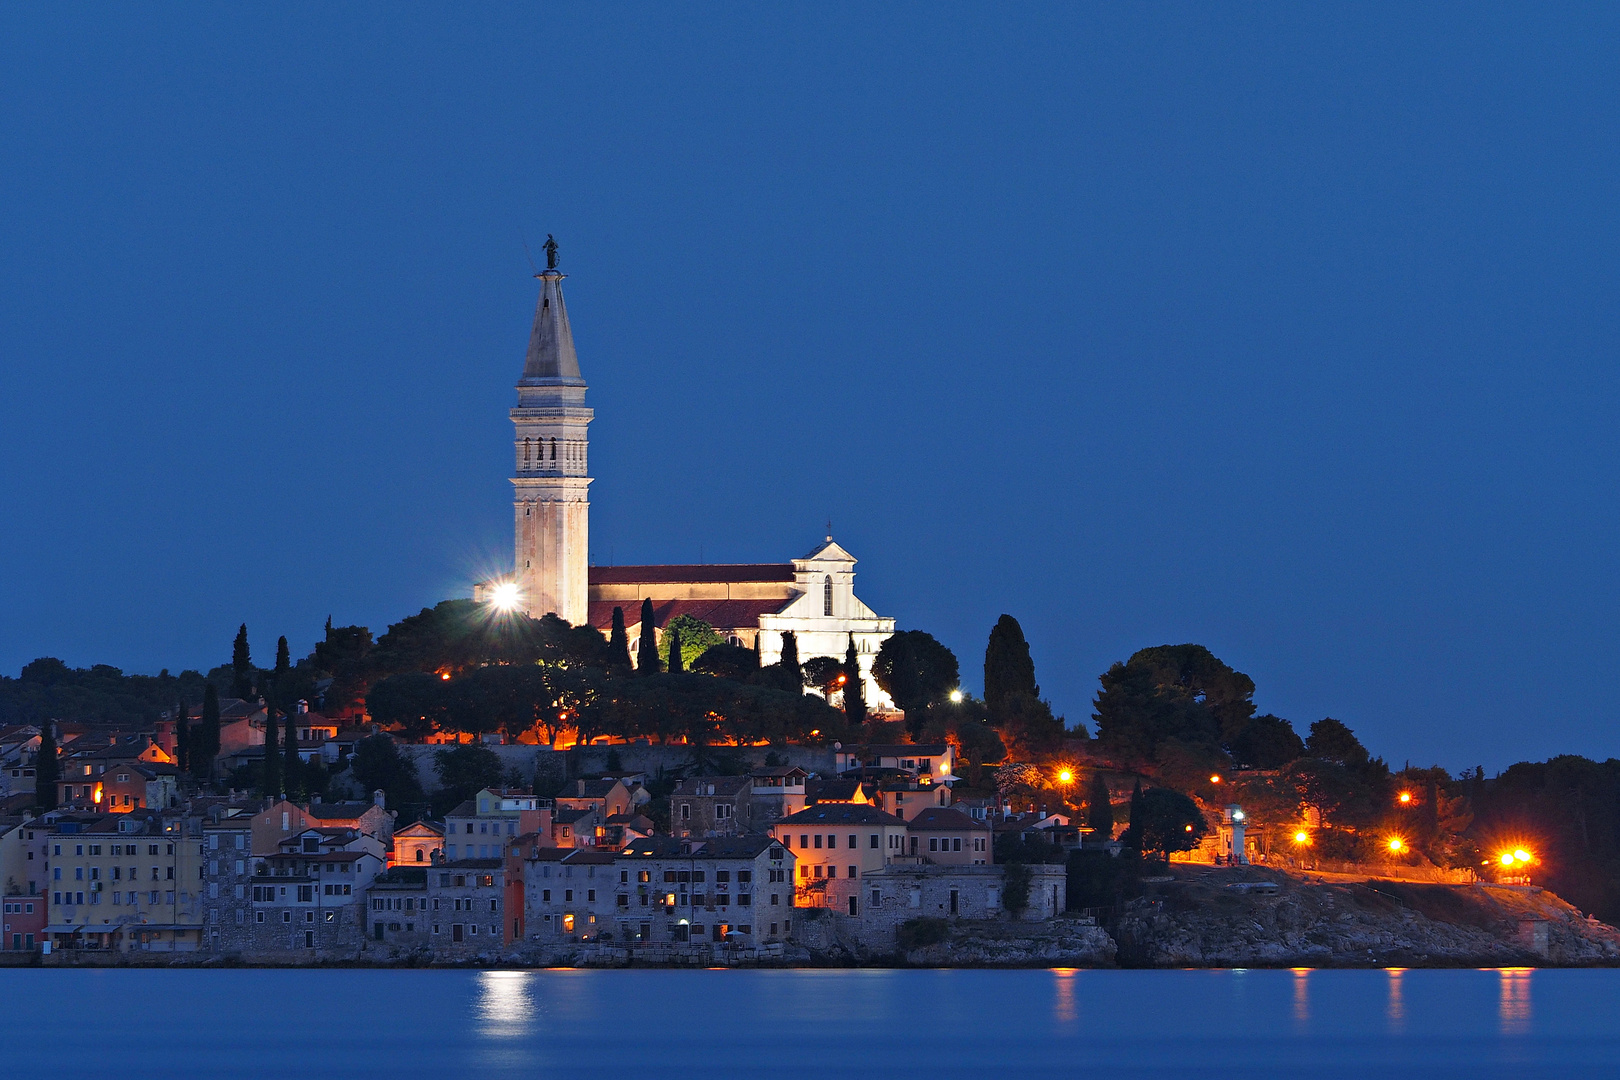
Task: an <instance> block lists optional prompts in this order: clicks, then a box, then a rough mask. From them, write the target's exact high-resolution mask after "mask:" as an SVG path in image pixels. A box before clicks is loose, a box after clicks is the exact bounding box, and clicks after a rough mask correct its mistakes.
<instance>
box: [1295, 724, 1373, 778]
mask: <svg viewBox="0 0 1620 1080" xmlns="http://www.w3.org/2000/svg"><path fill="white" fill-rule="evenodd" d="M1305 752H1306V753H1307V754H1309V755H1310V756H1311V757H1314V758H1322V759H1324V760H1327V761H1336V762H1338V763H1339V764H1340V765H1348V766H1350V767H1351V768H1356V767H1358V766H1361V765H1365V764H1367V762H1368V761H1369V760H1370V759H1371V755H1370V754H1368V753H1367V748H1366V747H1365V746H1362V745H1361V740H1360V739H1358V738H1356V736H1355V732H1353V731H1351V730H1350V729H1349V728H1347V727H1345V726H1344V725H1343V724H1341V723H1340V722H1339V721H1337V720H1335V719H1333V717H1331V716H1329V717H1326V718H1324V719H1322V720H1318V721H1317V722H1316V723H1314V724H1312V725H1311V734H1310V738H1308V739H1306V740H1305Z"/></svg>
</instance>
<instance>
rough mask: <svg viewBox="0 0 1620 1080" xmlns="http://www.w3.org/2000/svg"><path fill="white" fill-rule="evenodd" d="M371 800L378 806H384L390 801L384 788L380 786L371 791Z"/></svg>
mask: <svg viewBox="0 0 1620 1080" xmlns="http://www.w3.org/2000/svg"><path fill="white" fill-rule="evenodd" d="M371 801H372V802H373V803H375V804H376V805H378V806H382V805H384V804H386V803H387V802H388V798H387V796H385V795H384V794H383V789H382V788H378V789H377V790H376V791H373V792H372V793H371Z"/></svg>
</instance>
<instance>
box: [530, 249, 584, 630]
mask: <svg viewBox="0 0 1620 1080" xmlns="http://www.w3.org/2000/svg"><path fill="white" fill-rule="evenodd" d="M537 276H538V277H539V279H540V299H539V301H538V302H537V303H536V305H535V311H534V330H533V331H532V333H531V334H530V336H529V352H528V356H527V357H526V359H525V362H524V365H523V378H522V379H520V380H519V381H518V385H517V391H518V405H517V408H515V409H513V410H512V413H511V416H512V425H513V427H514V428H515V429H516V430H515V431H514V433H513V454H514V460H515V464H514V466H513V467H514V470H515V473H516V475H514V476H513V477H512V486H513V488H514V489H515V491H514V492H513V514H514V533H515V544H514V548H515V551H514V559H513V564H512V578H513V580H514V581H515V582H516V583H517V586H518V596H519V603H520V605H521V607H522V609H523V610H524V611H526V612H528V614H530V615H532V616H534V617H536V618H538V617H539V616H541V615H544V614H546V613H547V612H555V613H556V614H557V615H559V616H561V617H562V618H564V619H566V620H567V621H568V622H570V623H573V624H579V623H583V622H585V621H586V618H587V613H588V599H587V597H588V593H589V588H590V585H589V582H588V580H587V579H588V575H589V573H590V500H589V495H588V489H589V487H590V484H591V478H590V476H589V475H588V473H589V468H588V463H587V456H586V450H587V446H588V440H587V437H586V428H587V426H588V425H589V424H590V422H591V417H592V412H591V410H590V409H588V408H586V407H585V389H586V387H585V380H584V378H582V377H581V375H580V371H579V359H578V357H577V356H576V355H575V354H574V335H573V331H572V330H571V329H570V328H569V325H568V309H567V308H566V307H565V306H564V305H563V295H562V279H563V276H564V275H562V274H560V273H558V272H557V271H556V270H555V269H548V270H546V271H545V272H543V273H541V274H539V275H537Z"/></svg>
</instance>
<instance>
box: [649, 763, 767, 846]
mask: <svg viewBox="0 0 1620 1080" xmlns="http://www.w3.org/2000/svg"><path fill="white" fill-rule="evenodd" d="M753 790H754V786H753V778H752V777H748V776H694V777H688V778H687V779H684V780H680V781H677V782H676V784H675V790H674V791H673V792H671V793H670V796H669V822H670V831H671V832H673V833H674V834H675V835H676V836H677V837H682V838H686V837H706V836H736V835H737V834H738V833H745V832H749V831H751V830H750V824H751V822H750V818H751V816H752V810H753V806H752V797H753Z"/></svg>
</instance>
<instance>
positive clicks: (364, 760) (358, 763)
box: [349, 735, 478, 809]
mask: <svg viewBox="0 0 1620 1080" xmlns="http://www.w3.org/2000/svg"><path fill="white" fill-rule="evenodd" d="M349 767H350V768H351V769H353V770H354V779H355V782H356V783H358V784H359V785H360V790H362V791H365V792H372V791H381V792H383V793H384V794H385V796H386V797H387V800H388V805H389V806H390V807H392V808H394V809H400V808H402V807H406V806H417V805H420V804H421V803H422V802H424V801H425V800H424V797H423V794H422V782H421V779H420V778H419V777H418V776H417V771H416V761H415V760H414V759H412V758H410V757H407V756H406V755H404V754H402V753H400V752H399V747H398V746H396V745H395V744H394V740H393V739H391V738H389V737H388V736H387V735H368V736H367V737H366V738H364V739H361V740H360V741H359V742H358V743H356V744H355V748H354V756H353V758H351V759H350V761H349ZM473 790H474V791H477V790H478V789H477V788H474V789H473Z"/></svg>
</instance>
